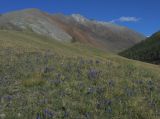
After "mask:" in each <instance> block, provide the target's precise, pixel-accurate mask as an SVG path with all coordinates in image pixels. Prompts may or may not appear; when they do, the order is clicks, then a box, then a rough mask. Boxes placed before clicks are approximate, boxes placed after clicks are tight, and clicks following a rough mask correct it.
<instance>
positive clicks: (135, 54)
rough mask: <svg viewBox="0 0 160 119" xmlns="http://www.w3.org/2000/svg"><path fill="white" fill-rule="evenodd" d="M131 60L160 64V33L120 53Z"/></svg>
mask: <svg viewBox="0 0 160 119" xmlns="http://www.w3.org/2000/svg"><path fill="white" fill-rule="evenodd" d="M120 55H122V56H125V57H127V58H130V59H135V60H140V61H144V62H149V63H155V64H160V32H157V33H155V34H154V35H153V36H151V37H150V38H148V39H146V40H145V41H143V42H141V43H139V44H137V45H135V46H133V47H132V48H130V49H128V50H126V51H124V52H122V53H120Z"/></svg>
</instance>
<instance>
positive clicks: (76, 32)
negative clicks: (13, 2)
mask: <svg viewBox="0 0 160 119" xmlns="http://www.w3.org/2000/svg"><path fill="white" fill-rule="evenodd" d="M0 28H1V29H11V30H22V31H23V30H30V31H33V32H35V33H37V34H41V35H44V36H49V37H51V38H53V39H55V40H58V41H62V42H63V41H64V42H81V43H87V44H91V45H93V46H95V47H97V48H100V49H103V50H105V51H110V52H119V51H122V50H124V49H126V48H129V47H131V46H133V45H134V44H136V43H138V42H140V41H141V40H143V39H144V36H143V35H141V34H139V33H137V32H134V31H132V30H130V29H128V28H126V27H122V26H118V25H115V24H111V23H107V22H100V21H95V20H90V19H87V18H86V17H84V16H82V15H79V14H72V15H70V16H65V15H63V14H61V15H56V14H49V13H46V12H43V11H41V10H38V9H25V10H20V11H14V12H10V13H6V14H3V15H2V16H1V17H0Z"/></svg>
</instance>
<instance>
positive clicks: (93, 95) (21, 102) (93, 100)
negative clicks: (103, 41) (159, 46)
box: [0, 31, 160, 119]
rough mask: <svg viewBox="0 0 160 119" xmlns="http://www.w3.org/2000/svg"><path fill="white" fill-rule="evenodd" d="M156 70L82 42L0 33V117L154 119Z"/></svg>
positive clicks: (158, 106) (159, 109)
mask: <svg viewBox="0 0 160 119" xmlns="http://www.w3.org/2000/svg"><path fill="white" fill-rule="evenodd" d="M159 72H160V69H159V67H158V66H156V65H151V64H147V63H142V62H138V61H132V60H128V59H125V58H122V57H120V56H116V55H112V54H109V53H106V52H103V51H101V50H99V49H95V48H93V47H91V46H87V45H84V44H83V45H82V44H79V43H75V44H65V43H59V42H57V41H54V40H52V39H48V38H45V37H42V36H38V35H35V34H33V33H27V32H26V33H25V32H15V31H0V118H2V119H159V118H160V93H159V91H160V85H159V84H160V74H159Z"/></svg>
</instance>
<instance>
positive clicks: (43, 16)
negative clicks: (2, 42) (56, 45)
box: [0, 9, 72, 42]
mask: <svg viewBox="0 0 160 119" xmlns="http://www.w3.org/2000/svg"><path fill="white" fill-rule="evenodd" d="M0 28H1V29H10V30H18V31H23V30H31V31H33V32H35V33H38V34H41V35H44V36H49V37H52V38H55V39H56V40H59V41H64V42H70V41H71V39H72V37H71V36H70V35H68V34H67V33H65V32H64V31H63V30H62V29H60V28H59V27H58V26H57V24H56V23H55V22H54V21H53V20H52V19H51V18H50V16H49V15H48V14H47V13H44V12H41V11H40V10H37V9H27V10H22V11H16V12H11V13H7V14H4V15H2V16H1V17H0Z"/></svg>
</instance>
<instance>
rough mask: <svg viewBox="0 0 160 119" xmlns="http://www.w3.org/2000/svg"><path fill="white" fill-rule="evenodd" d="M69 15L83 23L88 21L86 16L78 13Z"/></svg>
mask: <svg viewBox="0 0 160 119" xmlns="http://www.w3.org/2000/svg"><path fill="white" fill-rule="evenodd" d="M71 17H72V18H73V19H74V20H76V21H77V22H81V23H84V22H86V21H89V19H87V18H86V17H84V16H82V15H80V14H72V15H71Z"/></svg>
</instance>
